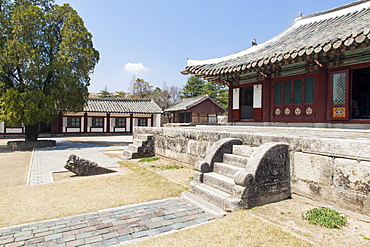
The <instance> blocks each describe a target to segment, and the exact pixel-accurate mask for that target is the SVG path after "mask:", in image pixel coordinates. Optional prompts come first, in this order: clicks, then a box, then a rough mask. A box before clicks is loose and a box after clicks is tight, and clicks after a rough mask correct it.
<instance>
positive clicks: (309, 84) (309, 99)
mask: <svg viewBox="0 0 370 247" xmlns="http://www.w3.org/2000/svg"><path fill="white" fill-rule="evenodd" d="M314 84H315V80H314V78H307V79H306V80H305V89H306V90H305V91H306V92H305V103H313V101H314Z"/></svg>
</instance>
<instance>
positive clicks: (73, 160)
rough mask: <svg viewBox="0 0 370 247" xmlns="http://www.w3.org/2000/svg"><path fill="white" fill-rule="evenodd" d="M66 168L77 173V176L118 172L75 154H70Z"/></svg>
mask: <svg viewBox="0 0 370 247" xmlns="http://www.w3.org/2000/svg"><path fill="white" fill-rule="evenodd" d="M64 168H66V169H67V170H68V171H71V172H73V173H75V174H76V175H77V176H90V175H99V174H104V173H112V172H117V171H114V170H111V169H108V168H105V167H101V166H99V165H98V164H97V163H95V162H92V161H89V160H85V159H80V157H78V156H77V155H74V154H71V155H70V156H69V158H68V160H67V164H66V165H65V166H64Z"/></svg>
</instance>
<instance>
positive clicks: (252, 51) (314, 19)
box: [181, 0, 370, 77]
mask: <svg viewBox="0 0 370 247" xmlns="http://www.w3.org/2000/svg"><path fill="white" fill-rule="evenodd" d="M369 39H370V2H369V0H360V1H356V2H353V3H350V4H347V5H343V6H341V7H337V8H334V9H331V10H327V11H323V12H319V13H316V14H311V15H307V16H301V17H297V18H296V20H295V21H294V23H293V24H292V25H291V26H290V27H289V28H288V29H286V30H285V31H284V32H282V33H280V34H279V35H277V36H275V37H273V38H272V39H270V40H268V41H266V42H263V43H261V44H258V45H257V46H252V47H250V48H248V49H245V50H243V51H240V52H237V53H234V54H232V55H229V56H225V57H220V58H214V59H208V60H188V64H187V66H186V68H185V69H184V70H183V71H181V73H182V74H194V75H198V76H202V77H207V76H210V77H212V76H220V75H225V74H231V73H246V72H249V71H252V69H255V68H258V67H262V66H266V65H270V64H274V63H277V62H280V61H282V60H287V59H292V58H293V59H294V58H298V57H305V56H310V55H315V54H322V53H324V52H325V53H326V52H328V51H331V50H343V48H345V49H347V50H348V49H349V47H350V46H351V45H353V44H359V45H361V44H363V45H365V43H366V46H367V44H368V43H369Z"/></svg>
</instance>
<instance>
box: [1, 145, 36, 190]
mask: <svg viewBox="0 0 370 247" xmlns="http://www.w3.org/2000/svg"><path fill="white" fill-rule="evenodd" d="M7 141H8V140H7V139H0V171H1V172H0V188H1V187H11V186H17V185H25V184H26V183H27V175H28V167H29V164H30V159H31V156H32V150H25V151H15V150H11V149H7V148H6V143H7Z"/></svg>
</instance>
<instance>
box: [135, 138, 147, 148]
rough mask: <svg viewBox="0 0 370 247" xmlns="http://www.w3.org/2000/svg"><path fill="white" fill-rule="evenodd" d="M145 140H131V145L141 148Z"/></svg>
mask: <svg viewBox="0 0 370 247" xmlns="http://www.w3.org/2000/svg"><path fill="white" fill-rule="evenodd" d="M145 142H146V140H145V141H144V140H141V139H133V140H132V144H134V145H136V146H140V147H141V146H142V145H143V144H145Z"/></svg>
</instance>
